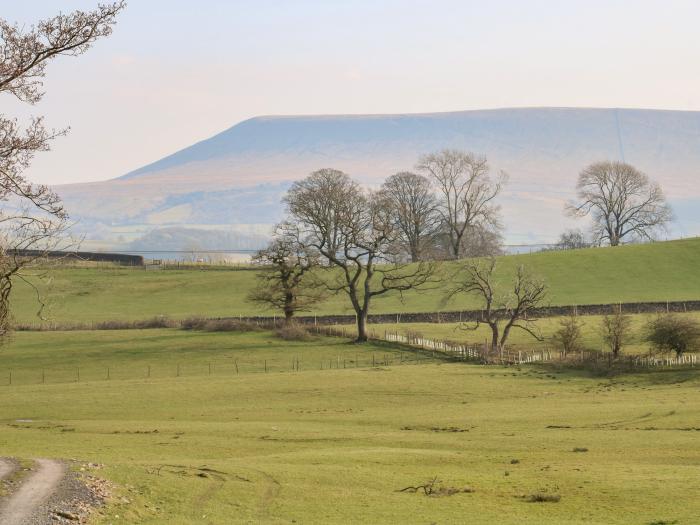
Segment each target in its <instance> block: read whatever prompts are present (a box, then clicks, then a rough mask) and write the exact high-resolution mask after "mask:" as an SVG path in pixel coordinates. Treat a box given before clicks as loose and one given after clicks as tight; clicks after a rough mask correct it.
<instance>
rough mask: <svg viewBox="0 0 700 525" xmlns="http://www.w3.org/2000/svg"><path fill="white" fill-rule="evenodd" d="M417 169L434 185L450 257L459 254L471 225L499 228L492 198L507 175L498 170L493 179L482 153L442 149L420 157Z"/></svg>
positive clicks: (472, 226) (497, 214)
mask: <svg viewBox="0 0 700 525" xmlns="http://www.w3.org/2000/svg"><path fill="white" fill-rule="evenodd" d="M417 169H418V170H419V171H421V172H423V173H426V174H427V175H429V176H430V177H431V178H432V179H433V181H434V183H435V185H436V186H437V189H438V192H439V194H440V200H439V203H438V211H439V213H440V217H441V220H442V223H443V225H444V227H445V229H446V230H447V233H448V239H449V245H450V252H451V255H452V257H453V258H455V259H459V258H460V257H462V256H463V239H464V237H465V235H466V234H468V233H469V232H470V229H471V228H475V227H481V228H482V229H484V230H494V229H495V230H498V229H499V228H500V226H499V207H498V206H497V205H496V204H495V199H496V197H497V196H498V194H499V193H500V191H501V188H502V187H503V184H504V183H505V182H506V180H507V176H506V174H505V173H503V172H500V173H499V175H498V176H497V177H496V178H495V179H493V178H492V177H491V168H490V167H489V164H488V162H487V160H486V158H485V157H478V156H476V155H474V154H473V153H467V152H463V151H458V150H450V149H446V150H443V151H440V152H438V153H432V154H430V155H425V156H423V157H421V159H420V160H419V161H418V165H417Z"/></svg>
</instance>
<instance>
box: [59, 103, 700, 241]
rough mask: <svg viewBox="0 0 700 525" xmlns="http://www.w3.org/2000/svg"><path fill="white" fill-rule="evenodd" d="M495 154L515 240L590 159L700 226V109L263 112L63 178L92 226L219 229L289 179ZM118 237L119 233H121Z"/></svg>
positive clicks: (366, 177) (559, 220) (528, 237)
mask: <svg viewBox="0 0 700 525" xmlns="http://www.w3.org/2000/svg"><path fill="white" fill-rule="evenodd" d="M445 147H450V148H460V149H466V150H470V151H473V152H476V153H481V154H484V155H486V156H488V158H489V160H490V162H491V165H492V167H493V168H494V170H505V171H506V172H507V173H508V174H509V176H510V182H509V184H508V186H507V188H506V190H505V192H504V194H503V198H502V199H501V204H502V206H503V216H504V222H505V226H506V228H507V233H506V237H507V239H508V240H509V241H510V242H546V241H548V240H552V239H553V238H555V237H556V235H557V233H558V232H559V231H561V229H562V228H563V227H564V226H565V225H567V224H568V219H564V218H563V213H562V209H563V204H564V202H565V201H566V199H568V198H571V197H572V196H573V188H574V184H575V180H576V176H577V174H578V172H579V171H580V169H581V168H582V167H584V166H585V165H587V164H589V163H591V162H594V161H598V160H604V159H611V160H625V161H627V162H630V163H632V164H634V165H636V166H637V167H639V168H640V169H642V170H643V171H645V172H647V173H648V174H649V175H650V176H651V177H652V178H654V179H656V180H658V181H659V182H660V183H661V184H662V186H663V187H664V190H665V191H666V193H667V195H668V197H669V199H670V201H671V203H672V204H673V205H674V208H675V212H676V215H677V218H678V221H677V223H676V224H675V225H674V232H673V233H674V234H676V235H679V234H680V235H693V234H699V233H700V211H698V210H700V181H699V180H698V175H700V112H690V111H658V110H632V109H567V108H532V109H501V110H484V111H462V112H452V113H436V114H415V115H358V116H355V115H338V116H294V117H286V116H285V117H257V118H253V119H250V120H246V121H244V122H241V123H239V124H236V125H235V126H233V127H231V128H229V129H228V130H226V131H223V132H222V133H219V134H218V135H215V136H214V137H211V138H209V139H207V140H204V141H202V142H198V143H196V144H194V145H192V146H190V147H188V148H185V149H183V150H181V151H178V152H176V153H174V154H172V155H170V156H168V157H165V158H163V159H161V160H158V161H157V162H154V163H152V164H149V165H147V166H144V167H142V168H139V169H137V170H135V171H132V172H131V173H128V174H126V175H124V176H123V177H120V178H117V179H113V180H109V181H104V182H95V183H88V184H74V185H65V186H60V187H58V191H59V193H60V194H61V195H62V196H63V197H64V199H65V201H66V203H67V205H68V208H69V210H71V212H72V214H73V216H74V217H76V218H78V219H79V220H80V221H81V224H82V226H83V227H84V228H85V230H86V231H87V230H89V231H91V232H100V233H98V235H109V232H112V231H119V228H122V229H123V228H124V227H127V226H132V227H134V228H135V229H134V231H144V228H145V229H147V228H149V227H150V228H152V227H156V226H158V227H166V226H167V227H183V226H185V227H190V228H198V227H199V228H202V227H206V228H214V229H220V228H222V227H223V226H224V225H239V226H236V227H235V228H241V227H242V226H240V225H252V224H269V223H272V222H274V221H276V220H278V219H279V218H280V217H281V215H282V213H283V210H282V206H281V205H280V203H279V199H280V197H281V195H282V194H283V193H284V191H285V189H286V188H287V187H288V185H289V183H290V182H291V181H293V180H296V179H299V178H302V177H304V176H306V175H307V174H308V173H309V172H311V171H313V170H315V169H318V168H322V167H334V168H338V169H342V170H344V171H347V172H348V173H350V174H351V175H353V176H355V177H356V178H358V179H359V180H361V181H362V182H364V183H367V184H370V185H376V184H379V183H380V182H381V181H382V180H383V179H384V178H385V177H386V176H388V175H390V174H392V173H394V172H396V171H398V170H405V169H411V168H412V167H413V165H414V164H415V162H416V160H417V158H418V157H419V156H420V155H421V154H424V153H427V152H431V151H434V150H438V149H441V148H445ZM122 240H124V238H123V237H122Z"/></svg>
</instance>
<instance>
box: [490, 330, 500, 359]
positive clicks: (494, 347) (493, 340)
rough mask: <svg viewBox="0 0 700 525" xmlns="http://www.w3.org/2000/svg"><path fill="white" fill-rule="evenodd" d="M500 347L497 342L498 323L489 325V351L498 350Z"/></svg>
mask: <svg viewBox="0 0 700 525" xmlns="http://www.w3.org/2000/svg"><path fill="white" fill-rule="evenodd" d="M499 348H500V346H499V344H498V325H495V324H492V325H491V351H492V352H493V351H495V352H498V349H499Z"/></svg>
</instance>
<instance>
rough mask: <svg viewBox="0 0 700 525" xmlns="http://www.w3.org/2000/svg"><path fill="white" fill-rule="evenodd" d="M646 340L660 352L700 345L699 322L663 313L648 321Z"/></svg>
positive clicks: (679, 351)
mask: <svg viewBox="0 0 700 525" xmlns="http://www.w3.org/2000/svg"><path fill="white" fill-rule="evenodd" d="M646 340H647V341H648V342H649V343H651V344H652V345H653V346H654V348H656V349H657V350H660V351H662V352H665V351H670V352H676V355H677V356H678V357H680V356H681V355H683V353H684V352H687V351H689V350H694V349H697V348H698V347H699V346H700V324H698V322H697V321H695V320H694V319H690V318H688V317H683V316H680V315H677V314H663V315H659V316H658V317H656V318H655V319H652V320H651V321H649V324H648V325H647V333H646Z"/></svg>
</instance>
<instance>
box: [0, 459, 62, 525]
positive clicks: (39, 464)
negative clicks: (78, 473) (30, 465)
mask: <svg viewBox="0 0 700 525" xmlns="http://www.w3.org/2000/svg"><path fill="white" fill-rule="evenodd" d="M35 466H36V468H37V471H36V472H34V473H33V474H32V475H31V476H29V477H28V478H27V479H26V480H25V481H24V483H23V484H22V486H21V487H20V488H19V489H18V490H17V491H16V492H15V493H14V494H12V495H11V496H10V497H9V498H8V499H7V501H6V502H5V503H4V504H2V505H1V506H0V525H21V524H25V523H26V524H31V523H42V521H41V518H40V517H39V516H37V514H38V513H39V512H40V511H41V507H42V504H43V503H45V502H46V501H47V500H48V499H49V498H50V497H51V495H52V494H53V493H54V492H55V491H56V489H57V488H58V486H59V484H60V483H61V480H62V479H63V477H64V476H65V473H66V468H65V466H64V465H63V464H62V463H61V462H60V461H56V460H52V459H37V460H36V462H35Z"/></svg>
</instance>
